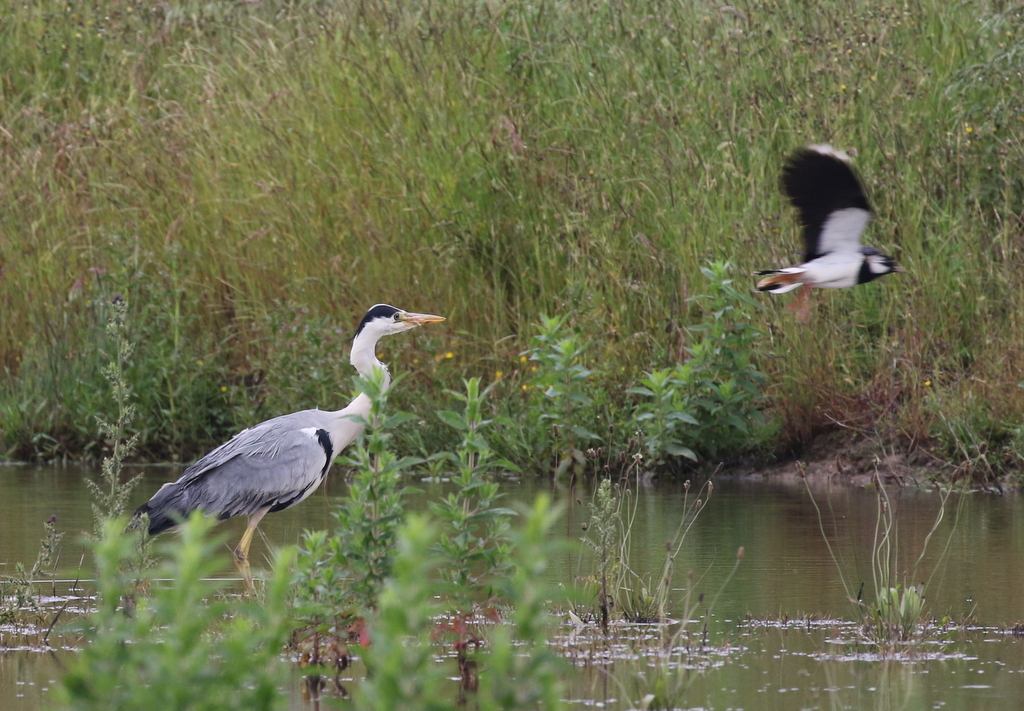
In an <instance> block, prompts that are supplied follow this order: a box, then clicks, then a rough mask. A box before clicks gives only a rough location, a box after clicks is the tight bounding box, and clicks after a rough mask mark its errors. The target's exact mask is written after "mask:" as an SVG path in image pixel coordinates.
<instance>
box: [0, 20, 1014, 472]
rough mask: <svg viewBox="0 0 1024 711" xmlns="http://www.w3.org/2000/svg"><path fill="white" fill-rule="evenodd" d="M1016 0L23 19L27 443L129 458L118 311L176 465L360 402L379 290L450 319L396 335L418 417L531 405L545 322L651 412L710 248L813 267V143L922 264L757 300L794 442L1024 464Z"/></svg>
mask: <svg viewBox="0 0 1024 711" xmlns="http://www.w3.org/2000/svg"><path fill="white" fill-rule="evenodd" d="M1002 7H1003V6H1002V4H1000V3H984V2H982V3H975V2H969V3H968V2H955V3H947V2H938V0H914V1H911V2H907V3H902V4H899V5H895V6H891V7H880V6H879V5H878V4H877V3H872V2H845V3H839V2H835V3H824V4H822V3H813V4H809V3H804V2H795V1H793V2H789V1H785V0H783V1H780V2H753V1H752V2H740V3H736V4H733V5H731V6H728V7H714V6H711V5H707V4H699V3H689V2H680V3H662V2H656V1H654V0H639V1H638V2H630V3H628V4H626V3H603V2H587V1H583V2H549V1H541V2H533V3H522V2H507V3H500V2H470V1H469V0H454V1H445V2H436V1H433V0H413V1H410V2H388V1H387V0H362V1H352V2H346V3H342V4H339V5H333V4H326V3H318V2H291V3H285V2H264V3H260V4H258V5H251V4H237V3H228V2H203V3H198V2H184V3H180V4H176V5H175V6H173V7H171V6H167V5H158V6H152V5H151V4H142V3H134V2H129V1H128V0H103V1H101V2H98V3H95V4H86V3H77V2H70V1H69V2H68V3H67V4H66V5H55V4H45V3H42V4H14V5H5V6H4V7H3V8H2V9H0V45H2V46H3V47H4V48H5V50H4V52H3V53H0V54H2V56H0V77H2V79H0V194H2V195H3V196H4V209H3V210H2V211H0V367H2V368H3V380H2V382H3V385H2V388H0V443H2V446H3V450H6V451H7V453H8V456H17V457H28V456H44V457H51V456H61V455H65V454H69V453H70V454H80V453H83V452H85V453H89V452H95V451H96V450H98V449H101V448H102V440H101V437H100V436H99V430H98V426H97V421H96V419H95V418H94V417H93V415H97V414H98V415H100V416H101V417H107V418H108V419H109V417H110V415H111V413H110V412H108V408H109V405H107V404H105V403H104V402H103V397H102V394H101V392H102V391H101V388H100V384H101V383H102V375H101V365H102V364H103V363H104V362H105V360H106V357H105V356H104V355H103V350H104V348H105V347H106V344H105V340H104V334H103V328H102V325H103V323H104V322H105V312H106V307H105V306H103V304H105V303H108V302H109V300H110V298H111V297H112V296H113V295H114V294H115V293H122V294H124V295H125V297H126V298H127V299H128V302H129V303H131V304H133V305H136V308H137V313H135V314H133V315H132V319H131V323H132V324H134V325H133V330H134V332H133V334H132V335H131V338H132V340H134V341H135V342H137V343H138V350H137V351H136V353H135V355H134V359H133V362H132V364H131V369H130V373H129V378H130V380H131V383H132V387H133V389H134V391H135V396H136V401H137V402H138V404H139V416H138V424H139V427H140V429H141V433H140V434H141V439H140V447H141V451H142V452H143V454H145V455H147V456H151V457H181V458H187V457H189V456H193V455H194V454H195V453H197V452H198V451H199V450H201V449H202V448H203V447H205V446H207V445H208V444H210V443H213V442H215V441H217V440H218V439H220V438H221V437H223V436H224V435H225V434H228V433H229V432H230V431H231V430H232V429H234V428H236V427H238V426H240V425H242V424H248V423H250V422H252V421H253V419H255V418H258V417H262V416H270V415H273V414H279V413H280V412H282V411H285V410H291V409H298V408H300V407H304V406H311V405H319V406H321V407H335V406H337V405H338V404H339V403H340V402H342V401H344V400H345V399H346V397H347V395H346V394H345V393H344V392H343V391H344V385H342V384H343V383H347V382H348V378H347V372H346V371H347V368H348V366H347V363H346V360H347V340H346V339H347V336H348V334H349V332H350V330H351V328H352V326H353V325H354V323H355V320H356V319H357V317H358V316H359V315H360V314H361V313H362V312H363V311H364V310H365V309H366V308H367V307H368V306H369V305H371V304H373V303H376V302H379V301H387V302H390V303H394V304H396V305H398V306H401V307H403V308H408V309H414V310H421V311H434V312H437V313H442V314H445V315H446V316H448V317H449V319H450V321H449V323H450V327H449V329H448V330H447V331H445V330H443V329H433V330H432V331H429V332H428V331H424V332H422V333H417V334H415V336H414V337H411V338H409V337H407V338H405V339H401V340H400V339H394V340H393V342H388V343H387V345H386V351H387V357H388V358H389V359H390V360H391V361H392V362H394V363H396V365H397V367H398V368H399V369H401V370H403V371H411V372H412V376H413V377H410V378H408V379H406V380H405V382H404V383H403V390H402V391H401V392H400V393H399V394H398V395H397V397H398V398H399V399H400V400H401V399H403V398H404V399H405V402H401V403H399V404H401V405H403V406H404V405H407V404H408V403H409V402H411V401H415V400H420V399H426V398H429V399H431V400H436V399H438V398H440V397H441V394H442V392H443V390H444V389H445V388H450V387H452V386H455V385H456V384H457V383H458V382H459V379H460V378H462V377H464V376H467V375H483V376H484V377H485V378H487V377H489V376H492V375H493V374H495V373H496V372H497V371H502V373H503V374H505V379H504V380H505V382H506V383H507V385H499V390H498V391H497V392H498V394H500V395H503V396H507V397H506V398H505V399H506V401H509V402H514V399H515V397H517V396H518V395H520V393H519V391H518V387H519V385H520V384H521V383H522V382H523V380H522V379H517V378H515V377H511V374H515V373H517V372H518V371H520V370H522V369H523V368H524V367H525V366H524V365H523V364H521V363H519V361H518V359H517V356H518V354H519V353H520V352H521V351H522V350H524V348H525V345H526V343H527V340H528V337H529V334H530V333H531V332H532V331H531V328H532V324H533V323H535V322H536V321H537V320H538V318H539V315H540V314H542V313H547V314H558V315H562V316H565V317H566V318H567V319H568V321H569V322H570V323H571V324H572V325H573V327H574V328H578V329H579V330H581V332H582V333H583V335H584V337H585V338H586V339H587V340H589V341H591V342H592V343H593V344H594V345H592V346H591V348H590V349H589V350H588V358H589V359H590V360H591V367H593V368H594V369H595V370H596V371H597V372H598V373H599V374H600V375H599V377H600V379H601V387H607V388H609V389H610V390H614V391H615V392H625V390H626V389H627V388H628V387H630V386H631V385H634V384H635V383H636V382H637V381H638V380H639V378H640V377H642V374H643V373H644V372H645V371H651V370H653V369H656V368H663V367H669V366H672V365H673V364H674V363H676V362H679V361H681V360H685V358H686V348H687V347H688V346H690V345H691V344H692V341H693V336H692V335H691V334H690V332H689V331H688V327H690V326H693V325H695V324H697V323H698V322H699V321H700V320H701V318H702V313H701V311H700V310H699V308H698V306H697V305H695V304H694V303H692V302H688V301H687V298H688V297H690V296H693V295H694V294H695V293H699V292H700V289H701V286H702V284H701V279H702V277H701V274H700V268H701V266H703V265H704V264H705V263H706V261H707V260H708V259H719V260H726V259H728V260H730V261H732V262H733V263H734V264H735V265H737V266H738V268H739V269H740V270H742V271H747V270H749V271H753V270H754V269H758V268H764V267H769V266H774V265H779V264H784V263H788V262H789V261H790V260H791V259H793V258H794V256H795V252H796V251H797V247H798V234H797V230H796V227H795V224H794V220H793V215H792V210H791V209H790V208H789V207H787V206H786V205H784V204H783V201H782V200H781V198H780V194H779V190H778V187H777V180H778V178H777V176H778V173H779V170H780V167H781V162H782V159H783V157H784V155H785V154H786V153H787V152H788V151H790V150H791V149H792V148H794V147H796V146H798V145H800V144H804V143H808V142H821V141H830V142H832V143H834V144H836V145H838V146H840V147H843V148H850V147H855V148H856V149H857V151H858V156H857V159H856V162H857V166H858V168H859V169H860V170H861V171H862V174H863V176H864V179H865V181H866V183H867V186H868V189H869V191H870V193H871V198H872V200H873V204H874V206H875V208H876V211H877V214H876V220H875V221H874V223H873V226H872V227H871V228H870V230H869V233H868V241H869V242H870V243H872V244H876V245H878V246H879V247H881V248H883V250H884V251H886V252H889V253H894V254H895V255H896V257H897V258H898V259H899V260H900V262H901V263H902V264H904V265H905V266H906V267H907V269H908V274H906V275H904V276H902V277H900V276H896V277H890V278H888V279H886V280H884V281H882V282H880V283H875V284H872V285H869V286H866V287H863V288H858V289H852V290H848V291H844V292H839V293H826V294H821V295H820V296H819V297H818V298H817V299H816V300H817V305H816V308H815V310H814V312H813V315H812V317H811V319H810V320H809V321H808V322H806V323H799V322H797V321H796V320H795V319H794V318H793V316H792V315H791V314H790V313H789V312H787V311H785V309H784V304H785V301H786V298H785V297H783V298H780V299H777V300H774V301H773V300H769V299H764V300H763V303H764V306H763V309H762V310H761V312H760V313H758V314H757V315H756V316H757V320H758V321H759V322H760V323H759V324H758V325H759V329H760V330H762V331H763V332H765V333H768V334H770V342H769V344H768V345H769V347H768V349H767V355H768V357H766V358H764V360H763V362H762V363H760V364H759V366H760V370H761V371H762V372H764V373H765V374H766V375H767V376H768V378H769V382H770V383H771V387H770V391H769V395H770V397H769V400H768V403H769V404H768V408H769V410H770V411H771V412H772V413H774V415H775V417H776V418H777V419H778V420H779V421H781V423H782V428H783V429H782V432H783V436H782V439H781V440H780V442H781V443H782V445H783V446H785V445H787V444H790V445H791V444H797V445H798V444H800V443H801V442H805V441H807V440H808V439H809V438H810V437H811V436H812V435H813V434H814V433H815V432H816V431H818V430H820V429H821V428H823V427H826V426H829V425H830V424H831V422H832V421H833V420H837V421H841V422H844V423H846V424H848V425H850V426H853V427H856V428H859V429H862V430H865V431H868V432H871V433H873V434H875V435H877V436H879V437H883V438H885V439H888V440H898V439H902V440H905V441H907V442H914V443H916V442H920V441H924V440H927V439H929V438H934V437H936V436H941V437H944V438H945V440H943V441H946V442H947V443H952V442H953V441H954V440H956V441H963V440H964V439H965V436H964V435H963V433H962V432H960V431H959V430H957V427H960V428H963V427H966V428H967V429H968V430H969V431H970V432H972V433H974V434H976V435H977V436H978V437H979V438H980V439H982V440H984V441H985V442H989V441H991V442H993V443H994V444H997V445H998V444H999V443H1000V442H1004V443H1005V442H1010V443H1012V442H1013V441H1016V440H1015V439H1013V437H1012V436H1011V435H1010V434H1008V433H1011V432H1012V424H1013V423H1015V422H1018V421H1019V420H1020V419H1021V415H1022V414H1024V393H1022V392H1021V389H1020V388H1018V387H1017V383H1018V382H1020V381H1021V380H1024V372H1022V371H1024V368H1022V363H1021V347H1020V345H1019V344H1020V343H1022V342H1024V326H1022V324H1021V318H1020V317H1019V316H1018V314H1019V313H1020V312H1021V307H1022V305H1024V304H1022V294H1024V290H1022V286H1024V285H1022V279H1024V277H1022V276H1021V275H1022V274H1024V270H1022V269H1021V266H1022V264H1021V263H1022V261H1024V254H1022V247H1024V228H1022V223H1021V212H1022V209H1024V208H1022V205H1021V196H1022V192H1024V191H1022V181H1021V174H1020V170H1019V166H1020V165H1022V164H1024V163H1022V158H1024V155H1022V152H1024V151H1022V147H1021V146H1022V144H1021V140H1020V139H1021V136H1022V129H1024V100H1022V99H1021V98H1020V97H1021V96H1024V93H1022V92H1021V89H1022V87H1021V79H1020V76H1019V74H1018V72H1019V70H1020V65H1021V64H1022V63H1024V58H1022V57H1024V53H1022V52H1021V48H1022V46H1024V44H1022V43H1024V39H1022V37H1024V35H1022V33H1024V26H1022V21H1021V19H1020V18H1019V17H1017V15H1016V14H1015V12H1014V11H1012V10H1007V11H1005V12H1003V11H1002V10H1001V8H1002ZM448 353H451V354H452V357H450V358H449V357H445V356H446V355H447V354H448ZM524 377H525V376H524ZM502 387H505V388H506V391H505V392H504V393H502V392H501V391H500V390H501V388H502ZM339 390H341V391H342V392H338V391H339ZM432 409H433V408H432ZM432 409H431V411H432ZM940 414H942V415H944V416H945V419H943V418H942V417H940ZM950 418H952V420H953V421H954V423H955V427H953V426H949V420H950ZM438 427H439V426H438ZM949 449H950V451H951V452H952V451H954V450H955V447H954V446H953V445H952V444H950V445H949ZM990 459H991V457H990Z"/></svg>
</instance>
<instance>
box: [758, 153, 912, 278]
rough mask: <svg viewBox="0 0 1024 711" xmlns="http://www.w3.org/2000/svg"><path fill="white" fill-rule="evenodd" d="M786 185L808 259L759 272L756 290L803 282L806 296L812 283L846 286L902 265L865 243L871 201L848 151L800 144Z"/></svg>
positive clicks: (787, 170) (786, 175)
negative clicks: (788, 265) (801, 230)
mask: <svg viewBox="0 0 1024 711" xmlns="http://www.w3.org/2000/svg"><path fill="white" fill-rule="evenodd" d="M782 187H783V190H784V191H785V193H786V196H787V197H788V198H789V201H790V202H791V203H792V204H793V206H794V207H796V209H797V211H798V212H799V213H800V225H801V226H802V227H803V237H804V260H803V263H802V264H800V265H799V266H794V267H785V268H783V269H769V270H767V271H762V272H757V274H758V275H759V276H763V277H765V278H764V279H762V280H761V281H760V282H758V284H757V290H758V291H770V292H773V293H775V294H782V293H785V292H787V291H790V290H792V289H796V288H797V287H799V286H801V285H802V286H803V290H802V291H801V293H800V296H801V298H803V297H804V295H805V294H806V292H807V291H808V290H809V289H810V288H811V287H818V288H822V289H845V288H847V287H851V286H856V285H858V284H866V283H867V282H869V281H873V280H875V279H877V278H878V277H881V276H884V275H886V274H890V273H892V272H899V271H903V270H902V269H901V268H900V267H898V266H896V262H895V261H894V260H893V258H892V257H889V256H887V255H885V254H882V253H881V252H879V251H878V250H877V249H875V248H874V247H863V246H861V243H860V235H861V233H862V232H863V231H864V228H865V227H867V224H868V221H869V220H870V219H871V206H870V205H869V204H868V199H867V196H866V195H865V193H864V187H863V186H862V185H861V183H860V180H858V178H857V175H856V173H854V172H853V168H852V167H851V166H850V157H849V156H848V155H847V154H846V153H845V152H843V151H837V150H835V149H834V148H832V146H829V145H827V144H818V145H813V146H807V147H806V148H801V149H799V150H797V151H796V152H794V153H793V155H791V156H790V157H789V159H788V160H787V161H786V164H785V167H784V169H783V172H782Z"/></svg>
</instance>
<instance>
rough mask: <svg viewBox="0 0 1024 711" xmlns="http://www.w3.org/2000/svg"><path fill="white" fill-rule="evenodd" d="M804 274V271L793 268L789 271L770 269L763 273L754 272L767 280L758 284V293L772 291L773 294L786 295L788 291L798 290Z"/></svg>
mask: <svg viewBox="0 0 1024 711" xmlns="http://www.w3.org/2000/svg"><path fill="white" fill-rule="evenodd" d="M802 273H803V269H794V268H792V267H790V268H788V269H769V270H767V271H763V272H754V274H756V275H757V276H764V277H765V278H764V279H762V280H761V281H759V282H757V287H756V288H757V290H758V291H770V292H772V293H773V294H784V293H786V292H787V291H792V290H793V289H796V288H797V287H798V286H800V284H801V283H802V282H800V280H799V279H800V275H801V274H802Z"/></svg>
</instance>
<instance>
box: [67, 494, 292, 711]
mask: <svg viewBox="0 0 1024 711" xmlns="http://www.w3.org/2000/svg"><path fill="white" fill-rule="evenodd" d="M214 523H215V522H214V521H212V520H209V519H206V518H204V517H203V516H202V515H201V514H199V513H198V512H197V513H195V514H193V516H192V517H191V518H190V519H189V520H188V521H186V522H185V523H184V524H183V525H182V526H181V535H180V536H178V537H175V538H174V539H168V540H167V541H165V542H163V543H162V545H161V548H162V550H163V552H164V553H166V555H167V557H166V560H165V562H164V563H163V564H161V565H160V566H159V567H158V568H157V569H155V570H154V572H153V575H152V578H159V579H161V581H164V580H166V581H167V582H161V583H159V584H155V583H154V584H152V585H151V586H150V589H151V591H152V594H151V596H150V597H136V596H135V590H136V578H135V575H134V574H133V573H130V572H124V571H125V569H126V567H127V565H126V563H127V562H128V561H130V560H132V559H133V558H134V555H135V550H134V549H135V541H134V539H133V537H132V536H131V535H130V534H126V533H125V532H124V525H125V521H124V519H123V518H121V519H109V520H107V521H106V522H104V524H103V527H102V530H101V533H100V536H99V538H98V539H97V540H94V541H91V542H90V544H89V545H90V546H91V547H92V549H93V551H94V553H95V556H96V565H97V572H98V579H97V592H98V599H97V608H96V610H95V612H93V613H92V614H91V615H90V616H89V617H88V618H87V619H86V621H85V624H84V634H85V638H86V645H85V647H84V648H83V649H82V650H81V651H80V652H79V653H78V654H77V655H75V656H74V658H73V659H72V660H71V661H70V666H69V669H68V671H67V673H66V674H65V675H64V676H63V677H62V678H61V680H60V687H59V689H58V690H57V698H58V702H59V704H60V707H61V708H64V709H76V710H78V711H90V710H93V709H95V710H97V711H98V710H99V709H103V710H104V711H119V710H121V711H129V710H132V711H135V710H137V709H144V708H154V709H155V708H161V709H181V710H182V711H184V710H185V709H189V710H190V711H204V710H208V711H213V710H214V709H217V710H219V711H223V710H226V709H261V710H268V711H269V710H271V709H281V708H284V707H285V706H286V705H287V704H286V699H285V697H284V696H283V695H282V694H281V693H280V691H279V686H280V685H281V684H282V683H283V682H284V676H283V674H284V671H285V667H284V666H283V665H281V664H280V662H279V659H278V655H279V653H280V650H281V648H282V645H283V643H284V640H285V637H286V635H287V630H288V626H287V618H288V615H287V613H288V604H287V600H288V594H289V590H288V586H289V582H290V572H289V567H290V565H291V562H292V557H293V556H292V555H291V553H289V552H285V553H282V554H279V556H278V557H277V559H276V560H275V561H274V565H273V573H272V575H271V577H270V578H269V579H268V580H267V585H266V589H265V596H264V599H263V600H261V601H260V602H259V603H257V602H255V601H250V600H238V599H228V598H223V597H217V594H218V590H219V586H218V584H217V583H216V582H215V581H213V580H212V578H213V576H214V574H215V573H216V572H217V571H218V570H220V568H221V567H222V566H223V565H224V564H225V563H226V561H225V559H224V558H223V557H222V556H221V555H219V553H218V551H219V549H220V548H221V547H222V545H223V544H222V542H219V541H216V540H213V539H211V538H210V537H209V535H208V534H209V533H210V529H211V528H212V527H213V525H214ZM125 600H129V601H131V603H130V606H129V607H128V608H125V607H124V606H123V605H124V603H125Z"/></svg>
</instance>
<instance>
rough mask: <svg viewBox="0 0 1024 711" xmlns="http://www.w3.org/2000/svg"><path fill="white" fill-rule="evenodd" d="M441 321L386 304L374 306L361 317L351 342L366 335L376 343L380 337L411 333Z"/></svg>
mask: <svg viewBox="0 0 1024 711" xmlns="http://www.w3.org/2000/svg"><path fill="white" fill-rule="evenodd" d="M441 321H444V316H434V315H433V314H417V313H411V312H409V311H402V309H396V308H395V307H394V306H389V305H388V304H375V305H374V306H371V307H370V310H369V311H367V312H366V315H365V316H363V320H362V321H360V322H359V326H358V328H356V335H355V336H354V337H353V340H354V339H355V338H359V336H360V335H367V336H372V337H373V340H375V341H376V340H377V339H378V338H380V337H382V336H390V335H391V334H393V333H402V332H403V331H411V330H412V329H414V328H416V327H417V326H423V325H424V324H428V323H439V322H441Z"/></svg>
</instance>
